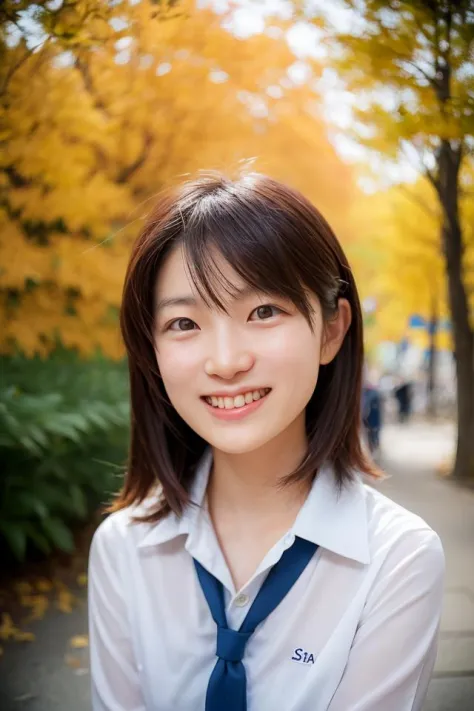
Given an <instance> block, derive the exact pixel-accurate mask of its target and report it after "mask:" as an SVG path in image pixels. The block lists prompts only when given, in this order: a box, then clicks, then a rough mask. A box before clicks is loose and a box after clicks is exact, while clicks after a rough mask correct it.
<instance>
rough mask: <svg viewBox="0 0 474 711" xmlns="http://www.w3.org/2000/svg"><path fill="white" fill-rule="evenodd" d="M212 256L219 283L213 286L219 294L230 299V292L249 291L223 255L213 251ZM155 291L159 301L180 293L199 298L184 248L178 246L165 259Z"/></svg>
mask: <svg viewBox="0 0 474 711" xmlns="http://www.w3.org/2000/svg"><path fill="white" fill-rule="evenodd" d="M210 256H211V260H212V263H213V272H214V274H215V276H216V281H217V282H218V283H217V284H213V286H214V288H215V290H216V291H217V292H220V293H221V296H222V298H223V299H225V298H226V297H227V298H228V297H229V292H236V293H239V292H242V291H245V290H246V289H247V284H246V283H245V281H244V280H243V279H242V277H240V276H239V274H237V272H236V271H235V270H234V269H233V268H232V266H231V265H230V264H229V262H227V261H226V260H225V259H224V257H223V256H222V254H220V253H219V252H217V251H213V252H212V253H211V255H210ZM155 291H156V296H157V298H158V299H162V298H163V297H169V296H172V295H174V294H178V293H179V294H185V293H187V294H189V293H192V294H193V295H195V296H199V291H198V289H197V287H196V284H195V281H194V280H193V277H192V274H191V273H190V270H189V267H188V264H187V261H186V256H185V253H184V249H183V248H182V246H180V245H178V246H176V247H175V248H174V249H173V250H172V251H171V252H170V254H169V255H168V256H167V257H166V258H165V260H164V262H163V264H162V266H161V268H160V270H159V273H158V277H157V281H156V287H155Z"/></svg>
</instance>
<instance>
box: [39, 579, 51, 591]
mask: <svg viewBox="0 0 474 711" xmlns="http://www.w3.org/2000/svg"><path fill="white" fill-rule="evenodd" d="M36 589H37V591H38V592H42V593H46V592H50V590H52V589H53V583H52V582H51V580H48V579H47V578H39V580H37V581H36Z"/></svg>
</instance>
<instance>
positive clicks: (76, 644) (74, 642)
mask: <svg viewBox="0 0 474 711" xmlns="http://www.w3.org/2000/svg"><path fill="white" fill-rule="evenodd" d="M69 644H70V646H71V647H72V648H73V649H84V648H85V647H88V646H89V637H88V635H86V634H80V635H77V636H76V637H71V639H70V640H69Z"/></svg>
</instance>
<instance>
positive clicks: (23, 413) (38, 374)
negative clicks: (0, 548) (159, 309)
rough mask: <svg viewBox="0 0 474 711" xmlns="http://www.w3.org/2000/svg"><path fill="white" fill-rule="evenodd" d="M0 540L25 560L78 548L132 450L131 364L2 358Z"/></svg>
mask: <svg viewBox="0 0 474 711" xmlns="http://www.w3.org/2000/svg"><path fill="white" fill-rule="evenodd" d="M0 368H1V371H0V461H1V477H0V538H3V543H4V544H5V543H6V545H7V547H8V548H9V549H10V551H11V553H12V554H13V555H14V556H15V558H17V559H18V560H23V559H24V558H25V555H26V553H27V551H28V550H30V548H31V547H32V548H34V549H38V550H39V551H42V552H43V553H45V554H48V553H50V552H51V551H52V550H54V549H55V548H59V549H61V550H64V551H66V552H72V551H73V549H74V538H73V535H72V531H73V529H74V527H75V526H76V525H77V522H78V521H80V520H86V519H87V518H88V517H89V516H90V514H91V512H92V511H93V510H94V509H95V508H97V506H98V505H99V503H101V502H105V501H107V500H109V499H110V497H111V495H112V494H113V493H114V492H115V491H116V490H117V488H118V487H119V485H120V481H121V477H122V473H123V470H124V463H125V460H126V450H127V444H128V427H129V400H128V382H127V373H126V365H125V363H123V362H121V363H115V362H111V361H108V360H106V359H105V358H102V357H96V358H94V359H92V360H88V361H84V360H81V359H80V358H79V357H78V356H77V355H75V354H74V353H71V352H68V351H64V350H57V351H56V352H55V353H54V354H53V355H51V356H50V357H49V358H48V359H41V358H32V359H28V358H25V357H23V356H11V357H5V356H3V357H0Z"/></svg>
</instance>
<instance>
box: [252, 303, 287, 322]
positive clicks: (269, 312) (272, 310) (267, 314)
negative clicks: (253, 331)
mask: <svg viewBox="0 0 474 711" xmlns="http://www.w3.org/2000/svg"><path fill="white" fill-rule="evenodd" d="M280 313H281V309H279V308H277V307H276V306H272V305H271V304H264V305H263V306H259V307H258V308H256V309H255V310H254V311H252V314H251V315H253V314H255V315H256V319H253V320H257V321H266V320H267V319H269V318H272V316H278V314H280Z"/></svg>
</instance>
